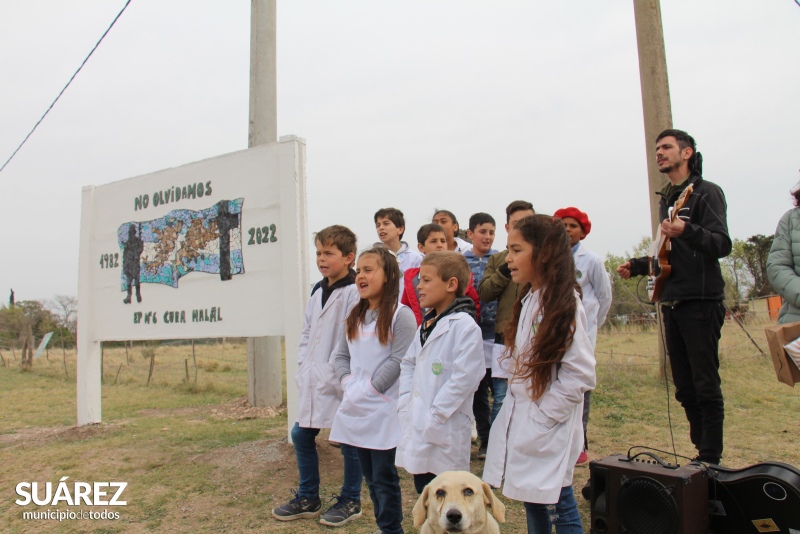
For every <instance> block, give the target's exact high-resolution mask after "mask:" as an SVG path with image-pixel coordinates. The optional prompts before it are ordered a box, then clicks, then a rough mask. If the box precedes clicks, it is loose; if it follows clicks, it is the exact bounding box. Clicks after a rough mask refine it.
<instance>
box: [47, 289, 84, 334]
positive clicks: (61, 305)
mask: <svg viewBox="0 0 800 534" xmlns="http://www.w3.org/2000/svg"><path fill="white" fill-rule="evenodd" d="M48 304H49V307H50V309H51V310H53V311H54V312H55V313H56V314H57V315H58V316H59V317H60V318H61V326H63V327H64V328H66V329H68V330H69V331H70V332H72V333H73V334H75V325H76V322H77V318H78V298H77V297H73V296H72V295H56V296H55V297H53V300H51V301H49V302H48Z"/></svg>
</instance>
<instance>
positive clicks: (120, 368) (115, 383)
mask: <svg viewBox="0 0 800 534" xmlns="http://www.w3.org/2000/svg"><path fill="white" fill-rule="evenodd" d="M120 371H122V362H119V369H117V376H115V377H114V385H115V386H116V385H117V378H119V372H120Z"/></svg>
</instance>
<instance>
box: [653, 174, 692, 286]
mask: <svg viewBox="0 0 800 534" xmlns="http://www.w3.org/2000/svg"><path fill="white" fill-rule="evenodd" d="M693 190H694V189H693V188H692V185H691V184H689V185H687V186H686V189H684V190H683V191H682V192H681V195H680V196H679V197H678V199H677V200H676V201H675V204H674V205H673V206H672V207H671V208H670V209H669V215H668V218H669V221H670V222H673V221H675V219H677V218H678V213H679V212H680V210H681V209H682V208H683V207H684V206H685V205H686V203H687V202H688V201H689V197H690V196H692V191H693ZM671 250H672V244H671V243H670V238H669V237H667V236H664V235H661V225H660V224H659V225H658V232H657V233H656V239H655V240H654V241H653V243H652V244H651V245H650V257H649V258H648V259H649V263H650V268H649V272H648V275H647V295H648V296H649V297H650V302H658V301H659V300H660V299H661V291H662V290H663V289H664V283H665V282H666V281H667V278H669V275H670V273H671V272H672V266H671V265H670V264H669V253H670V251H671Z"/></svg>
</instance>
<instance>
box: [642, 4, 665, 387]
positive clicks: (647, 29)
mask: <svg viewBox="0 0 800 534" xmlns="http://www.w3.org/2000/svg"><path fill="white" fill-rule="evenodd" d="M633 11H634V18H635V20H636V42H637V44H638V47H639V79H640V82H641V86H642V111H643V112H644V136H645V146H646V147H647V151H646V152H647V182H648V185H649V191H650V231H651V235H652V238H653V240H655V238H656V230H657V228H658V225H659V224H660V223H661V216H660V214H659V211H658V203H659V198H658V196H657V195H656V193H657V192H658V191H660V190H661V189H662V188H663V187H664V185H666V183H667V179H666V177H665V176H664V175H663V174H661V173H660V172H658V165H656V137H657V136H658V134H659V133H661V132H663V131H664V130H666V129H668V128H672V105H671V104H670V98H669V80H668V79H667V54H666V50H665V48H664V29H663V27H662V24H661V4H660V3H659V0H633ZM656 314H657V317H658V340H659V343H658V354H659V375H661V376H663V375H664V373H665V371H666V361H667V354H666V343H665V340H664V328H663V325H664V320H663V317H662V316H661V306H658V305H656Z"/></svg>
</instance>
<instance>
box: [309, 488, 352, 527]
mask: <svg viewBox="0 0 800 534" xmlns="http://www.w3.org/2000/svg"><path fill="white" fill-rule="evenodd" d="M335 499H336V504H334V505H333V506H331V507H330V508H328V511H327V512H325V513H324V514H322V517H320V518H319V522H320V523H322V524H323V525H325V526H328V527H341V526H342V525H346V524H347V523H349V522H350V521H355V520H356V519H358V518H359V517H361V502H360V501H356V500H354V499H348V498H347V497H342V496H341V495H339V496H336V497H335Z"/></svg>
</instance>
